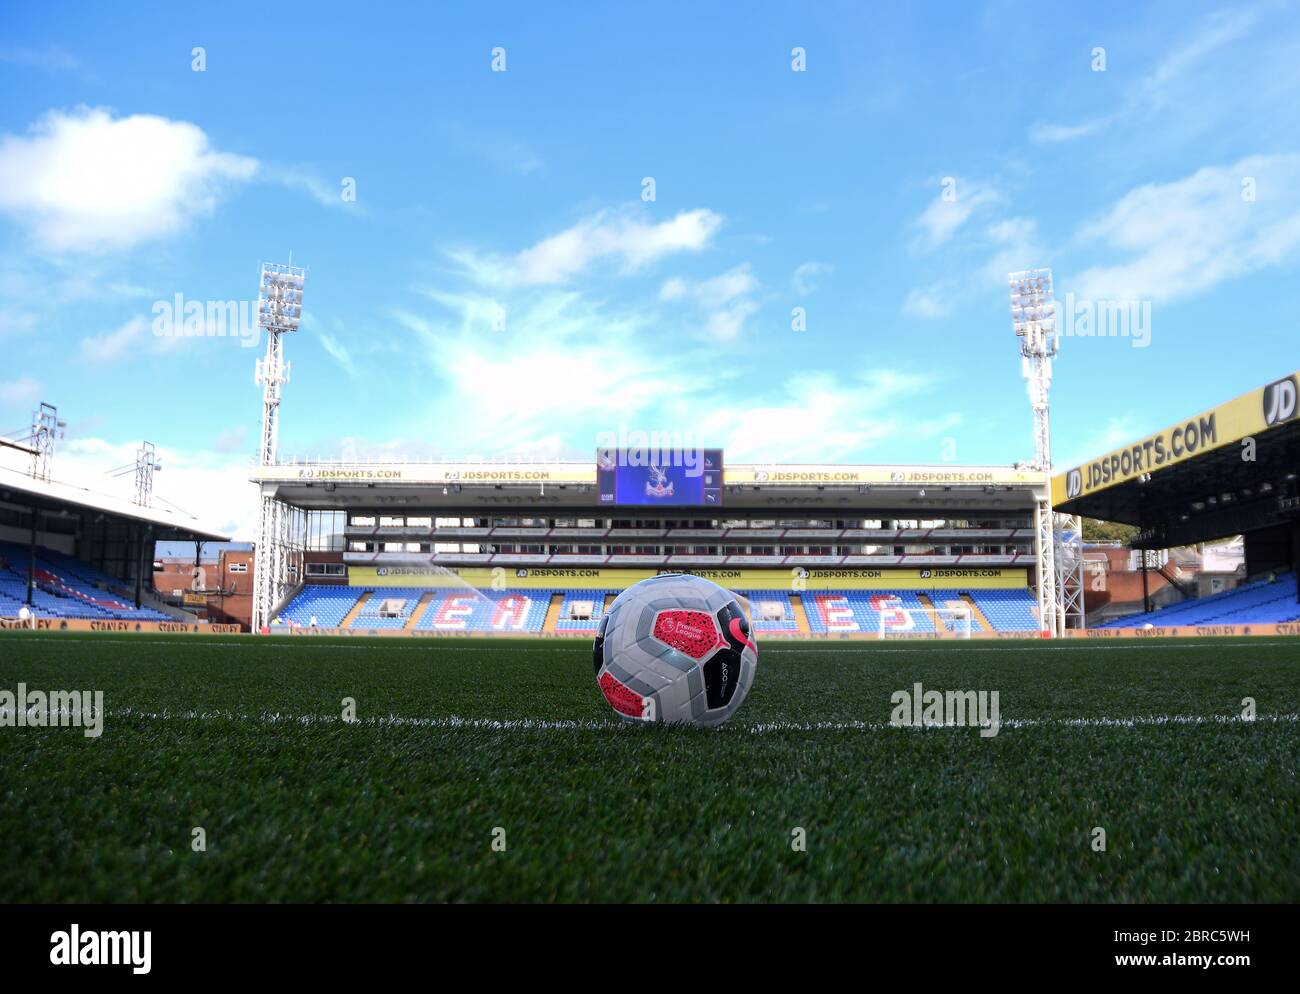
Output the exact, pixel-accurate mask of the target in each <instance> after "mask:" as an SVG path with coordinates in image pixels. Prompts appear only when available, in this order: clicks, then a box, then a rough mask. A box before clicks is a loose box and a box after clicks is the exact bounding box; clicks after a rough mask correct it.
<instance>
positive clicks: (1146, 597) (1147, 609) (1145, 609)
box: [1138, 549, 1151, 614]
mask: <svg viewBox="0 0 1300 994" xmlns="http://www.w3.org/2000/svg"><path fill="white" fill-rule="evenodd" d="M1138 553H1139V554H1140V555H1141V556H1142V613H1143V614H1150V613H1151V592H1150V588H1148V586H1147V550H1146V549H1139V550H1138Z"/></svg>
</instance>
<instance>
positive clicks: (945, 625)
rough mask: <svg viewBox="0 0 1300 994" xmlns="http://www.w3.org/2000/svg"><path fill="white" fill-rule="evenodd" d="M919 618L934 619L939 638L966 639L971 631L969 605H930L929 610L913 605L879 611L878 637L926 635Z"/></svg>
mask: <svg viewBox="0 0 1300 994" xmlns="http://www.w3.org/2000/svg"><path fill="white" fill-rule="evenodd" d="M918 617H919V618H933V619H935V622H934V627H935V629H936V630H937V631H938V633H939V636H940V637H941V638H943V637H947V638H958V639H968V638H970V632H971V611H970V608H969V607H932V608H930V609H929V610H926V609H924V608H914V607H910V608H909V607H894V608H886V609H885V610H883V611H881V612H880V631H879V634H878V637H879V638H882V639H887V638H908V637H911V636H914V635H916V634H918V633H920V634H924V635H928V634H929V632H927V631H926V630H925V629H924V628H923V627H922V626H921V625H920V624H918V623H917V619H918Z"/></svg>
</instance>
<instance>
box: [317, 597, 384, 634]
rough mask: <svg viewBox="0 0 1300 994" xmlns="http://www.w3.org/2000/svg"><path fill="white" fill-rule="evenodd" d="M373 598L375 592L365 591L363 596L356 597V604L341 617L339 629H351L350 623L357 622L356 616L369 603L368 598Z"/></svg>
mask: <svg viewBox="0 0 1300 994" xmlns="http://www.w3.org/2000/svg"><path fill="white" fill-rule="evenodd" d="M374 596H375V592H374V591H373V590H367V591H366V592H365V593H364V594H362V595H361V596H360V597H358V598H357V602H356V603H355V604H353V605H352V610H350V611H349V612H348V613H347V614H345V615H344V616H343V620H342V621H341V622H340V623H339V627H340V628H351V627H352V622H354V621H356V620H357V615H359V614H360V613H361V612H362V610H364V609H365V606H366V605H367V604H369V603H370V598H372V597H374ZM319 620H320V619H319V618H318V619H317V621H319Z"/></svg>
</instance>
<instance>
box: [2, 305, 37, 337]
mask: <svg viewBox="0 0 1300 994" xmlns="http://www.w3.org/2000/svg"><path fill="white" fill-rule="evenodd" d="M35 327H36V315H35V314H32V313H29V312H27V311H0V338H3V337H4V336H5V335H13V334H20V333H22V332H25V331H32V330H33V329H34V328H35Z"/></svg>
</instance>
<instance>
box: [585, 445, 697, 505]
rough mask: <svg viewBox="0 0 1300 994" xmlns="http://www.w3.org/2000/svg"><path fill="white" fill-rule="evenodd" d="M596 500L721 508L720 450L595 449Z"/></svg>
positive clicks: (613, 503)
mask: <svg viewBox="0 0 1300 994" xmlns="http://www.w3.org/2000/svg"><path fill="white" fill-rule="evenodd" d="M596 500H597V502H598V503H600V504H602V505H618V506H623V507H721V506H722V450H721V449H663V450H661V451H655V450H653V449H597V450H596Z"/></svg>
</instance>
